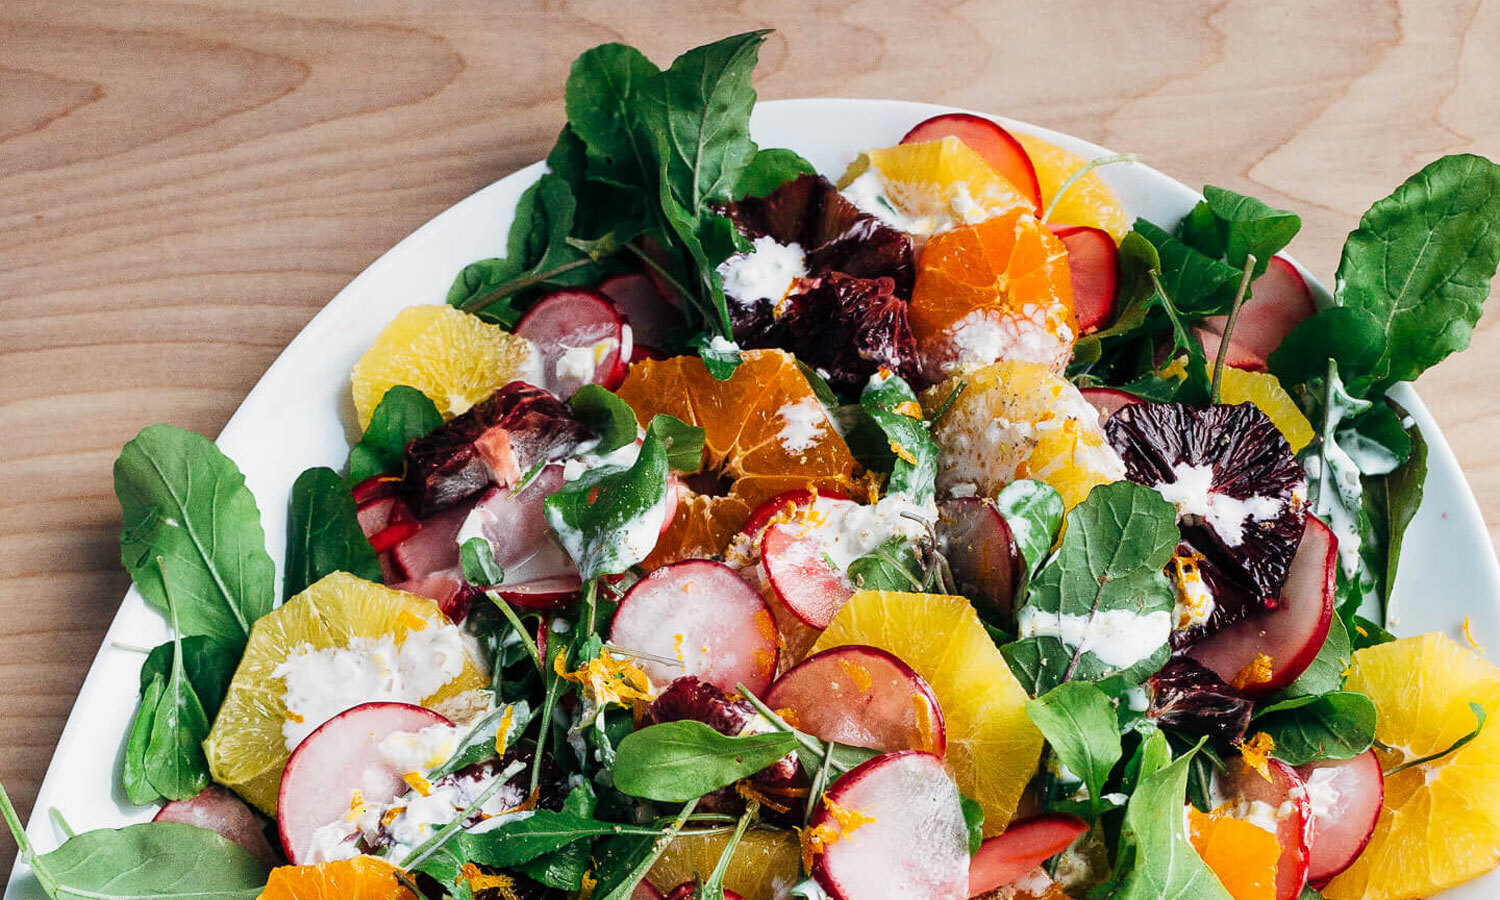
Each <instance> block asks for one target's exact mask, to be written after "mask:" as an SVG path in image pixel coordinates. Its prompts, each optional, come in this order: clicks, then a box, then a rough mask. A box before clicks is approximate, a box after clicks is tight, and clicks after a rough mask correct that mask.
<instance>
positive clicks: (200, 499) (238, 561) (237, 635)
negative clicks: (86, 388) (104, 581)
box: [115, 425, 276, 645]
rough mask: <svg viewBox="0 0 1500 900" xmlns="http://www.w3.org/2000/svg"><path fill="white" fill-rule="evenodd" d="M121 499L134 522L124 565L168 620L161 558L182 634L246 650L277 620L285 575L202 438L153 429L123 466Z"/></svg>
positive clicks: (238, 483) (126, 532)
mask: <svg viewBox="0 0 1500 900" xmlns="http://www.w3.org/2000/svg"><path fill="white" fill-rule="evenodd" d="M115 495H116V496H117V497H119V499H120V510H121V514H122V516H123V519H124V522H125V526H124V528H123V529H122V531H121V535H120V561H121V562H122V563H124V565H125V568H126V570H127V571H129V572H130V577H131V578H132V579H133V580H134V581H135V584H136V587H137V588H138V589H140V592H141V594H142V596H144V597H145V598H146V602H148V603H150V604H151V605H152V606H154V607H156V608H157V609H158V610H161V611H162V612H166V610H167V598H166V591H165V590H164V588H163V587H162V580H161V571H160V569H159V567H158V566H157V564H156V559H157V557H162V558H164V559H165V560H166V561H167V562H168V563H169V564H170V567H171V570H172V573H173V577H174V579H175V581H174V583H173V585H172V594H173V596H174V597H175V598H176V601H177V616H178V620H179V622H180V623H181V626H182V631H183V633H184V634H206V635H209V636H211V637H215V638H218V639H220V640H221V641H223V642H225V643H229V644H235V645H243V644H244V642H245V639H246V637H247V636H248V635H249V633H250V626H251V625H252V624H254V622H255V620H256V619H259V618H260V617H261V616H263V615H265V614H266V613H268V612H270V611H271V604H272V602H273V601H274V598H275V591H276V587H275V579H276V567H275V566H274V565H273V564H272V562H271V557H270V556H269V555H268V554H267V553H266V536H265V532H263V531H262V530H261V526H260V510H259V509H258V508H257V507H256V505H255V498H254V497H253V496H252V495H251V494H250V491H249V490H248V489H247V488H246V487H245V478H244V476H243V475H241V474H240V470H239V469H238V468H237V467H236V466H235V464H234V463H233V462H232V461H230V459H229V458H228V457H226V456H225V455H224V454H223V453H221V452H219V448H218V447H215V446H214V445H213V442H211V441H209V440H208V439H207V438H205V437H203V436H202V435H198V434H194V433H192V432H190V431H184V430H182V429H181V428H174V427H172V426H170V425H150V426H147V427H146V428H145V429H143V430H142V431H141V433H140V434H139V435H137V436H136V438H135V439H134V440H132V441H130V442H129V443H127V444H126V445H125V446H124V448H123V449H121V451H120V456H119V458H118V459H116V460H115Z"/></svg>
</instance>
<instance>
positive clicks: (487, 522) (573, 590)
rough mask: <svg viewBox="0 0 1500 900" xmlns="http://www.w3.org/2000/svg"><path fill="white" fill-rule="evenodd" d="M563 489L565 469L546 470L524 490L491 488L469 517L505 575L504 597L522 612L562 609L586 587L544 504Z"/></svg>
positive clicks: (502, 593) (503, 582)
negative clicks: (554, 534)
mask: <svg viewBox="0 0 1500 900" xmlns="http://www.w3.org/2000/svg"><path fill="white" fill-rule="evenodd" d="M562 486H563V467H562V466H559V465H550V466H545V467H543V468H542V470H541V471H540V472H538V473H537V474H536V477H535V478H533V479H532V480H531V482H530V483H529V484H527V485H526V487H525V488H523V489H522V490H521V491H519V492H516V493H512V492H511V490H509V489H507V488H499V487H492V488H490V489H489V490H487V491H486V492H485V493H484V494H483V495H482V496H481V497H480V499H479V502H478V503H476V504H475V505H474V509H473V510H472V511H471V512H470V513H469V516H468V519H467V524H468V525H469V526H470V530H471V532H472V530H473V528H474V527H475V526H477V527H478V530H479V533H480V535H482V536H483V537H484V539H485V540H486V541H488V542H489V545H490V549H491V551H492V552H493V553H494V555H495V564H496V565H498V566H499V567H500V569H501V571H503V572H504V573H505V579H504V580H503V581H501V583H500V585H499V588H498V590H499V592H500V595H501V596H502V597H504V598H505V599H507V600H510V601H511V602H512V603H513V604H514V605H515V606H518V607H520V608H522V609H527V610H554V609H561V608H562V607H563V606H566V605H567V603H568V602H569V601H570V600H572V598H573V597H576V596H577V595H578V592H579V590H580V589H581V588H582V587H583V580H582V579H581V578H579V576H578V569H577V568H576V567H574V565H573V561H572V560H571V559H569V558H568V555H567V553H565V552H564V551H563V549H562V548H561V547H559V546H558V545H557V544H556V543H555V542H554V541H553V540H552V538H551V529H550V528H549V527H548V525H547V516H546V512H545V506H544V505H543V504H544V503H545V501H546V499H547V498H548V497H549V496H551V495H552V494H553V493H554V492H555V491H556V490H557V489H558V488H560V487H562ZM455 543H456V536H455Z"/></svg>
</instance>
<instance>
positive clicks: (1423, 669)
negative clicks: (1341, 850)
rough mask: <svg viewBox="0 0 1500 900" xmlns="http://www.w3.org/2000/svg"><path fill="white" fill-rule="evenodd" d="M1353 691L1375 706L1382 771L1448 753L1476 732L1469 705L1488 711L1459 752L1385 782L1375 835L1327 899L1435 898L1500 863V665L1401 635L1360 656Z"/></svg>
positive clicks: (1434, 638)
mask: <svg viewBox="0 0 1500 900" xmlns="http://www.w3.org/2000/svg"><path fill="white" fill-rule="evenodd" d="M1345 690H1350V691H1359V692H1360V693H1363V694H1366V695H1368V696H1369V698H1370V699H1371V700H1373V701H1374V702H1375V709H1376V712H1377V714H1378V718H1377V720H1376V721H1377V724H1376V728H1375V738H1376V740H1377V741H1379V742H1380V744H1384V745H1385V746H1387V747H1390V748H1392V751H1393V752H1386V751H1384V750H1381V749H1380V746H1379V744H1377V745H1376V753H1377V755H1378V756H1379V758H1380V764H1381V768H1382V769H1385V770H1390V769H1392V768H1394V767H1395V766H1399V765H1401V764H1402V763H1403V762H1406V761H1408V760H1411V759H1417V758H1420V757H1424V756H1428V755H1431V754H1434V753H1438V752H1441V751H1442V750H1444V749H1445V748H1447V747H1449V746H1451V745H1452V744H1453V742H1454V741H1456V740H1458V739H1459V738H1461V737H1463V736H1464V735H1465V734H1468V733H1469V732H1471V731H1473V730H1474V722H1475V717H1474V713H1473V711H1472V710H1470V709H1469V703H1471V702H1472V703H1477V704H1479V705H1480V706H1481V707H1483V708H1484V710H1485V711H1486V713H1488V716H1489V718H1488V719H1487V720H1486V722H1485V726H1484V728H1483V730H1481V731H1480V733H1479V736H1478V737H1477V738H1475V739H1474V740H1473V741H1472V742H1471V743H1469V744H1467V745H1465V746H1464V747H1462V748H1461V749H1459V750H1458V751H1457V752H1455V753H1451V754H1448V755H1446V756H1443V757H1442V758H1440V759H1438V760H1436V761H1434V762H1429V763H1424V764H1422V765H1419V766H1414V767H1413V768H1410V769H1407V770H1405V771H1402V772H1397V773H1394V774H1392V775H1389V776H1387V778H1386V779H1385V806H1384V808H1383V809H1382V810H1381V812H1380V819H1379V820H1378V821H1377V822H1376V825H1375V834H1374V836H1373V837H1371V839H1370V843H1369V845H1368V846H1367V847H1366V848H1365V850H1364V852H1363V853H1361V854H1360V856H1359V858H1358V859H1356V860H1355V861H1354V864H1353V865H1352V866H1350V867H1349V868H1348V869H1346V870H1345V871H1344V872H1343V873H1342V874H1340V875H1338V876H1336V877H1335V878H1334V879H1333V881H1332V882H1330V883H1329V884H1328V886H1327V887H1326V888H1325V889H1324V891H1323V894H1324V896H1325V897H1328V898H1329V900H1404V898H1411V897H1427V896H1431V895H1432V894H1434V893H1437V892H1438V891H1441V890H1443V889H1445V888H1449V887H1452V886H1454V885H1456V884H1459V883H1461V882H1464V881H1468V880H1469V879H1471V878H1475V877H1477V876H1479V875H1482V874H1483V873H1485V872H1487V871H1489V870H1490V869H1493V868H1494V867H1495V865H1496V863H1497V862H1500V726H1497V725H1496V724H1495V723H1496V716H1497V714H1500V669H1497V668H1496V667H1495V666H1494V665H1493V664H1491V663H1489V662H1487V661H1486V660H1484V659H1482V658H1480V657H1479V656H1478V655H1477V654H1475V653H1473V652H1472V651H1470V650H1469V649H1468V648H1466V647H1464V646H1462V645H1460V644H1459V643H1458V642H1457V641H1454V640H1453V639H1451V638H1449V637H1447V636H1446V635H1443V634H1424V635H1421V636H1419V637H1410V638H1402V639H1401V640H1398V641H1393V642H1391V643H1387V644H1381V645H1379V646H1376V647H1368V648H1366V649H1363V650H1360V651H1358V652H1357V653H1355V654H1354V659H1353V663H1352V666H1351V671H1350V673H1349V679H1348V681H1347V683H1346V685H1345Z"/></svg>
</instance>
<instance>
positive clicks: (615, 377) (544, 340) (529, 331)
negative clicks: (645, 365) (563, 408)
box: [516, 288, 631, 400]
mask: <svg viewBox="0 0 1500 900" xmlns="http://www.w3.org/2000/svg"><path fill="white" fill-rule="evenodd" d="M516 334H518V335H520V336H521V337H523V338H526V339H528V340H530V341H532V342H533V343H535V344H536V347H537V352H538V353H539V354H540V355H541V358H542V380H543V381H544V382H546V384H544V385H543V387H545V388H547V390H549V391H551V392H552V393H554V394H556V395H557V396H559V397H561V398H563V399H564V400H566V399H567V398H568V397H571V396H573V392H574V391H576V390H578V389H579V388H581V387H583V386H584V385H586V384H599V385H603V386H604V387H606V388H609V389H611V390H613V389H615V388H617V387H619V386H620V382H622V381H624V380H625V362H626V361H627V360H629V359H630V349H631V331H630V326H629V325H627V324H626V323H625V317H624V316H623V315H621V314H620V311H619V310H618V309H617V308H616V307H615V305H614V304H613V303H611V302H610V299H609V298H608V297H606V296H604V295H603V294H601V293H599V292H597V291H591V290H586V289H584V288H564V289H563V290H560V291H553V292H552V293H550V294H548V295H547V296H545V297H543V298H542V299H540V300H538V301H537V302H536V305H535V306H533V307H531V309H528V310H527V311H526V314H525V315H524V316H522V317H521V321H520V322H519V323H518V324H517V325H516ZM605 341H612V342H613V346H611V347H608V348H607V349H603V350H602V352H600V353H599V354H598V355H597V357H596V356H594V355H592V354H593V349H594V348H595V347H596V346H598V345H599V344H601V343H603V342H605ZM580 356H582V357H585V358H584V359H583V361H582V362H581V363H574V362H573V360H575V359H577V358H579V357H580Z"/></svg>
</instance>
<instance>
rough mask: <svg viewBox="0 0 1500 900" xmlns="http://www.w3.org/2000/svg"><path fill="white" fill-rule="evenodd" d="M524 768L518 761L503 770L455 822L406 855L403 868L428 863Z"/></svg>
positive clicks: (402, 862)
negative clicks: (433, 855)
mask: <svg viewBox="0 0 1500 900" xmlns="http://www.w3.org/2000/svg"><path fill="white" fill-rule="evenodd" d="M523 768H525V766H524V765H523V764H522V763H521V761H520V760H516V761H515V762H513V763H511V764H510V765H508V766H506V767H505V768H504V769H503V770H501V772H500V774H498V775H496V776H495V780H494V781H493V782H491V783H490V786H489V787H487V788H485V789H484V790H483V791H481V792H480V794H479V796H478V797H475V798H474V802H473V803H470V804H469V805H468V806H467V807H465V808H464V810H463V811H462V812H460V813H459V814H458V815H457V816H456V817H454V819H453V821H451V822H449V823H448V824H447V825H444V826H443V827H442V828H440V829H438V832H437V833H436V834H434V835H433V836H432V837H430V838H428V839H427V840H425V841H423V842H422V843H420V844H418V845H417V846H415V847H413V848H412V851H411V852H410V853H408V854H406V858H405V859H403V860H402V861H401V868H403V869H414V868H416V867H417V866H420V865H421V864H422V863H424V862H426V861H427V860H428V858H430V857H431V856H432V854H434V853H436V852H437V851H438V850H439V849H440V848H441V847H442V846H443V845H444V844H446V843H448V841H449V840H451V839H452V838H453V836H454V835H455V834H458V833H459V832H460V831H462V830H463V828H464V823H465V822H467V821H469V817H470V816H472V815H474V813H475V811H476V810H479V809H480V808H482V807H483V806H484V805H485V804H486V803H488V802H490V798H491V797H493V796H495V795H496V794H498V793H500V789H501V788H503V787H505V785H506V784H507V783H508V782H509V781H510V779H511V778H512V777H513V776H514V775H516V774H517V773H518V772H520V771H521V769H523Z"/></svg>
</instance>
